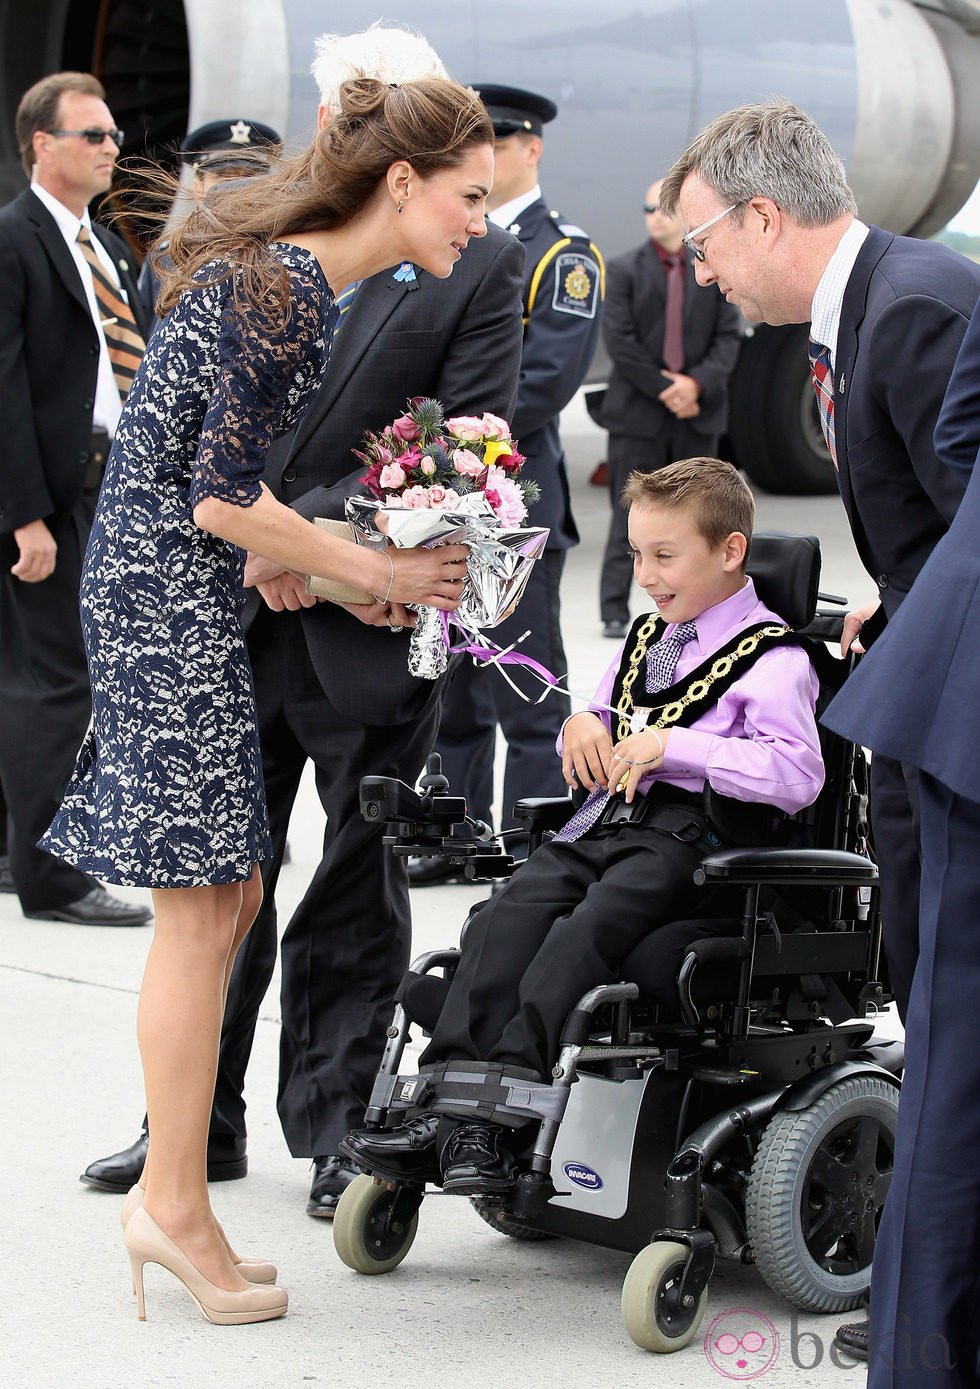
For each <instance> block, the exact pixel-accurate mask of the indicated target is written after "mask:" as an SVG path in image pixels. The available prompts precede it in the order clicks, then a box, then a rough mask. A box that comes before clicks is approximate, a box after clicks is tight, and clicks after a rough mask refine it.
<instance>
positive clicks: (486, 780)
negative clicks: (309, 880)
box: [435, 550, 571, 829]
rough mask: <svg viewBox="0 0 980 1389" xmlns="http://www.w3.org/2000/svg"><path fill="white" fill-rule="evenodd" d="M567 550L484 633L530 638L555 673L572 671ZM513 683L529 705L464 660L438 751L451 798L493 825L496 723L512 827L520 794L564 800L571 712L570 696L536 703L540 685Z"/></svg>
mask: <svg viewBox="0 0 980 1389" xmlns="http://www.w3.org/2000/svg"><path fill="white" fill-rule="evenodd" d="M564 563H565V551H564V550H546V551H545V553H544V554H543V555H542V556H541V558H540V559H539V560H538V561H537V563H536V564H535V565H534V568H533V569H532V570H531V577H530V579H529V580H528V585H527V588H526V589H525V591H524V596H523V597H522V598H521V601H520V603H519V605H518V608H517V611H516V612H515V613H514V615H513V616H512V617H509V618H508V619H507V620H506V622H502V623H501V624H500V626H499V627H495V628H493V629H492V630H490V631H489V632H488V633H487V635H488V636H489V637H490V638H491V640H492V641H494V643H495V644H496V645H497V646H499V647H506V646H509V645H510V643H511V642H513V641H516V640H517V638H518V637H519V636H520V635H521V634H522V633H523V632H526V631H528V630H530V633H531V635H530V636H529V637H528V638H527V640H526V641H524V642H521V644H520V646H519V647H518V648H517V649H518V651H520V652H521V653H522V654H523V655H525V656H530V657H531V658H532V659H533V660H535V661H538V662H540V664H541V665H543V666H544V667H545V668H546V669H547V670H549V671H550V672H551V674H552V675H555V676H562V675H564V674H565V673H566V671H567V670H568V662H567V660H566V658H565V648H564V646H563V644H562V638H561V629H560V625H559V592H558V591H559V586H560V583H561V573H562V568H563V567H564ZM514 680H515V681H516V682H517V684H518V685H519V687H520V688H521V689H522V690H524V692H525V693H528V694H530V700H529V701H528V700H523V699H521V697H520V695H518V694H515V693H514V691H513V690H512V689H511V687H510V686H509V685H508V684H507V682H506V680H504V678H503V676H502V675H501V674H500V671H499V670H496V669H494V667H493V666H476V665H474V663H473V662H472V661H471V660H470V659H469V657H465V658H464V659H463V660H462V661H460V662H459V663H458V664H457V666H456V668H455V670H454V671H453V673H452V676H451V678H450V682H449V685H448V687H447V689H446V693H445V698H444V701H443V710H442V717H441V719H440V722H439V736H438V738H437V739H436V744H435V751H436V752H438V753H439V754H440V756H441V757H442V770H443V771H444V772H445V774H446V776H447V777H448V778H449V787H450V790H451V791H452V792H453V794H454V795H457V796H463V797H464V798H465V800H466V808H467V810H468V812H469V814H470V815H473V816H476V818H477V819H480V820H486V821H487V822H488V823H489V820H490V806H491V803H492V801H493V762H494V749H495V744H496V739H497V725H498V724H499V725H500V728H501V730H502V732H503V735H504V737H505V738H506V739H507V762H506V766H505V768H504V789H503V800H502V803H501V828H504V829H507V828H510V827H511V826H513V825H515V824H516V823H517V822H516V821H515V819H514V817H513V815H512V814H511V811H512V810H513V808H514V802H515V801H516V800H518V799H519V798H520V797H521V796H564V795H567V793H568V787H567V786H566V785H565V782H564V779H563V778H562V774H561V762H560V760H559V758H558V755H557V753H556V752H555V741H556V739H557V737H558V734H559V733H560V731H561V726H562V724H563V723H564V722H565V720H566V718H567V717H568V715H569V713H570V712H571V704H570V701H569V699H568V696H567V695H565V694H562V693H560V692H556V693H553V694H549V695H547V696H546V697H545V699H544V700H543V701H542V703H540V704H537V703H535V701H536V700H537V698H538V696H539V695H540V694H541V692H542V689H543V686H542V685H540V684H539V683H538V682H537V681H536V680H535V679H534V678H533V677H531V676H529V675H527V674H524V673H522V672H521V671H520V670H519V669H517V670H516V671H514Z"/></svg>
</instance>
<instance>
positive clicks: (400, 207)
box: [395, 198, 405, 212]
mask: <svg viewBox="0 0 980 1389" xmlns="http://www.w3.org/2000/svg"><path fill="white" fill-rule="evenodd" d="M404 206H405V204H404V203H403V202H402V200H401V198H399V199H398V206H397V207H396V208H395V211H396V212H401V210H402V208H403V207H404Z"/></svg>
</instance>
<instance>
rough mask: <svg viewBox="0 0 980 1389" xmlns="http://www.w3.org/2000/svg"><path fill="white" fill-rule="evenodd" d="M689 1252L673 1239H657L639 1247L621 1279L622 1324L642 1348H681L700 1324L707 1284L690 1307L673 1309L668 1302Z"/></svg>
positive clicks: (664, 1350) (705, 1302)
mask: <svg viewBox="0 0 980 1389" xmlns="http://www.w3.org/2000/svg"><path fill="white" fill-rule="evenodd" d="M690 1252H691V1251H690V1250H689V1249H688V1247H687V1245H686V1244H680V1243H679V1242H678V1241H676V1240H657V1241H655V1243H653V1244H648V1245H646V1246H645V1247H644V1248H643V1249H641V1250H640V1252H639V1254H637V1256H636V1258H635V1259H634V1260H633V1262H632V1263H631V1264H630V1266H629V1271H628V1273H627V1274H626V1279H625V1281H624V1283H623V1301H622V1308H623V1325H624V1326H625V1327H626V1330H627V1332H628V1333H629V1336H630V1340H632V1341H633V1342H635V1344H636V1345H638V1346H640V1347H641V1349H643V1350H656V1351H661V1352H667V1351H672V1350H681V1349H682V1348H683V1347H684V1346H686V1345H687V1344H688V1343H689V1342H690V1341H691V1340H692V1339H693V1337H694V1335H695V1333H696V1332H697V1329H698V1327H699V1326H700V1325H701V1318H702V1317H703V1316H704V1309H705V1307H706V1306H707V1303H708V1289H707V1288H705V1289H704V1291H703V1292H702V1293H701V1296H700V1297H698V1298H696V1299H695V1300H694V1301H693V1305H692V1306H691V1307H690V1308H687V1309H682V1310H677V1311H675V1310H672V1309H671V1307H670V1305H669V1294H670V1293H671V1291H672V1290H673V1289H674V1288H675V1287H676V1285H677V1282H678V1280H679V1279H680V1277H681V1274H682V1273H683V1272H684V1266H685V1264H686V1263H687V1260H688V1258H689V1256H690Z"/></svg>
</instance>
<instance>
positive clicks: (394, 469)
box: [379, 463, 405, 487]
mask: <svg viewBox="0 0 980 1389" xmlns="http://www.w3.org/2000/svg"><path fill="white" fill-rule="evenodd" d="M379 481H380V483H381V486H382V487H404V486H405V469H404V468H403V467H402V466H401V464H400V463H388V464H386V465H385V467H383V468H382V469H381V477H380V479H379Z"/></svg>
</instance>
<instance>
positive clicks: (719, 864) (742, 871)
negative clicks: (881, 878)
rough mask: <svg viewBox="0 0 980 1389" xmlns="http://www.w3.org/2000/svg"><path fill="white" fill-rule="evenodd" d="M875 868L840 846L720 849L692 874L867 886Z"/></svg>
mask: <svg viewBox="0 0 980 1389" xmlns="http://www.w3.org/2000/svg"><path fill="white" fill-rule="evenodd" d="M877 880H878V869H877V867H876V865H875V864H873V863H872V862H871V860H870V859H866V858H863V857H862V855H861V854H851V853H848V852H847V851H846V850H844V849H722V850H720V851H719V852H718V853H717V854H709V855H708V857H707V858H705V859H703V860H702V862H701V867H700V868H698V869H697V870H696V872H695V874H694V881H695V882H696V883H698V884H700V885H703V884H705V883H720V882H726V883H785V884H798V885H805V884H806V885H813V884H816V885H818V886H824V887H847V886H850V885H867V884H871V883H875V882H877Z"/></svg>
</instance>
